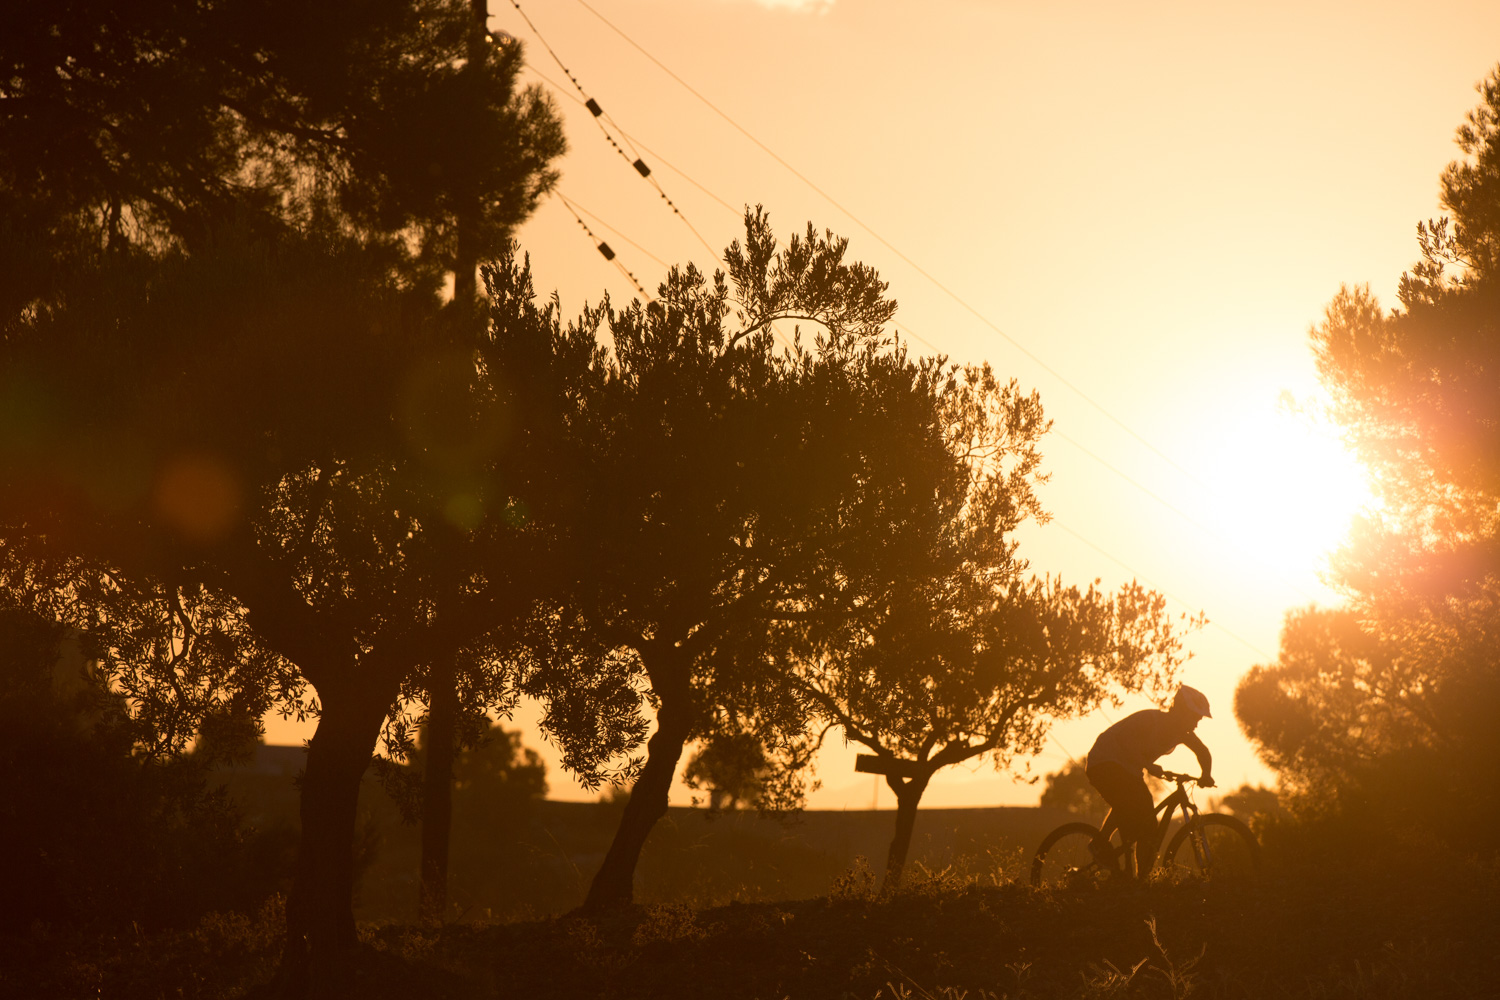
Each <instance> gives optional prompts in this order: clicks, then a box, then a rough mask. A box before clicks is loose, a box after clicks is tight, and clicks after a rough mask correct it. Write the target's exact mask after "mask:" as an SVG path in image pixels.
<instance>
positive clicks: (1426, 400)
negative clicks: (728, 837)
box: [1312, 70, 1500, 595]
mask: <svg viewBox="0 0 1500 1000" xmlns="http://www.w3.org/2000/svg"><path fill="white" fill-rule="evenodd" d="M1479 89H1480V93H1481V95H1482V97H1483V102H1482V103H1481V104H1480V105H1479V106H1478V107H1477V108H1476V109H1474V110H1473V111H1471V112H1470V113H1469V116H1468V122H1467V123H1466V124H1465V125H1464V126H1463V127H1461V128H1460V129H1459V130H1458V144H1459V146H1460V148H1461V149H1462V150H1463V151H1464V153H1465V154H1467V158H1466V159H1464V160H1460V161H1457V162H1455V163H1453V164H1451V165H1449V167H1448V168H1447V169H1446V170H1445V171H1444V172H1443V176H1442V184H1441V193H1442V202H1443V205H1444V207H1445V208H1447V209H1448V211H1450V212H1451V213H1452V216H1451V218H1449V217H1445V218H1443V219H1440V220H1438V221H1436V222H1431V223H1422V224H1419V225H1418V244H1419V246H1420V249H1421V251H1422V260H1421V261H1420V262H1419V263H1418V264H1417V265H1415V267H1414V268H1413V269H1412V271H1411V272H1409V273H1407V274H1405V275H1403V276H1402V278H1401V283H1400V303H1399V305H1398V307H1397V308H1396V309H1394V310H1392V311H1390V312H1389V313H1387V312H1384V311H1382V309H1381V307H1380V305H1379V303H1378V302H1377V301H1376V300H1375V299H1374V297H1373V296H1372V295H1371V294H1370V292H1369V290H1368V288H1353V289H1351V288H1345V289H1342V290H1341V291H1340V292H1339V294H1338V296H1336V297H1335V298H1334V300H1333V302H1332V303H1331V304H1330V305H1329V307H1328V311H1327V315H1326V316H1325V318H1324V321H1323V323H1322V324H1321V325H1319V326H1318V327H1316V328H1315V329H1314V330H1313V331H1312V339H1313V347H1314V353H1315V355H1316V358H1317V362H1318V371H1319V374H1320V376H1321V378H1322V381H1323V384H1324V385H1325V386H1326V387H1327V388H1328V390H1329V392H1330V393H1331V394H1332V396H1333V400H1334V417H1335V418H1336V419H1337V421H1338V422H1339V423H1340V424H1342V425H1343V427H1344V428H1345V433H1346V435H1347V438H1348V440H1349V441H1350V442H1351V444H1352V445H1353V446H1354V448H1355V449H1356V452H1357V454H1358V455H1359V457H1360V459H1361V460H1362V461H1363V462H1364V463H1365V464H1366V466H1367V467H1368V468H1369V469H1370V471H1371V473H1372V475H1373V480H1374V485H1375V488H1376V491H1377V493H1378V495H1379V497H1380V499H1381V501H1382V504H1383V509H1382V512H1381V513H1380V514H1378V515H1371V516H1370V517H1367V518H1365V519H1364V520H1362V521H1361V522H1359V523H1358V524H1357V527H1356V531H1355V534H1354V537H1353V538H1352V539H1351V542H1350V544H1349V546H1348V547H1346V549H1345V551H1344V552H1343V553H1341V555H1340V557H1339V559H1338V560H1337V562H1336V563H1335V570H1336V572H1337V574H1338V576H1339V578H1340V580H1341V581H1342V582H1343V583H1344V584H1346V585H1347V586H1349V587H1351V588H1353V589H1354V590H1355V591H1357V592H1359V593H1361V594H1367V595H1373V594H1376V593H1379V592H1382V591H1387V590H1390V589H1392V588H1396V589H1402V588H1407V587H1416V588H1418V589H1419V590H1421V589H1426V590H1428V591H1430V592H1432V593H1444V592H1447V591H1450V590H1452V589H1454V588H1455V587H1459V586H1461V585H1462V584H1464V583H1465V582H1468V581H1473V580H1480V579H1483V578H1484V577H1485V576H1487V575H1490V574H1493V573H1495V572H1496V571H1497V570H1500V545H1497V534H1500V523H1497V521H1496V514H1495V511H1496V509H1497V507H1500V461H1497V457H1496V456H1497V455H1500V421H1497V419H1496V414H1497V409H1496V408H1497V406H1500V272H1497V263H1500V257H1497V256H1496V252H1497V251H1496V248H1497V247H1500V70H1496V72H1495V73H1493V74H1491V76H1490V77H1489V78H1488V79H1487V80H1486V81H1484V83H1483V84H1482V85H1481V86H1480V88H1479Z"/></svg>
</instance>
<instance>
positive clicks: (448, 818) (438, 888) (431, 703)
mask: <svg viewBox="0 0 1500 1000" xmlns="http://www.w3.org/2000/svg"><path fill="white" fill-rule="evenodd" d="M428 683H429V686H430V688H431V690H430V691H428V694H427V697H428V710H427V732H426V733H425V734H423V740H422V749H423V751H424V753H423V758H424V760H425V763H426V766H425V768H424V771H423V774H422V886H421V889H420V890H419V897H418V903H417V913H418V916H419V918H420V919H421V921H422V922H423V923H424V924H440V923H442V922H443V916H444V914H446V913H447V911H448V845H449V842H450V838H451V836H452V831H453V759H454V746H453V741H454V723H455V717H456V716H457V714H458V692H457V691H456V690H454V687H453V683H454V677H453V662H452V660H447V661H446V662H444V663H440V664H434V665H433V667H432V672H431V680H430V681H429V682H428Z"/></svg>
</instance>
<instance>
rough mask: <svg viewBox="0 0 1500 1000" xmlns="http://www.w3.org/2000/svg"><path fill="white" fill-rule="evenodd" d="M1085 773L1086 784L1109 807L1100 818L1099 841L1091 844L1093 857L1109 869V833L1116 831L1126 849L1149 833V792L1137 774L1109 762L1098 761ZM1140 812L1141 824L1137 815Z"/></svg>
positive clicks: (1150, 809) (1110, 858)
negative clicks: (1093, 789)
mask: <svg viewBox="0 0 1500 1000" xmlns="http://www.w3.org/2000/svg"><path fill="white" fill-rule="evenodd" d="M1086 773H1087V775H1088V779H1089V783H1090V784H1092V785H1093V786H1094V787H1095V788H1097V789H1098V790H1099V794H1100V795H1102V796H1103V797H1104V801H1105V802H1108V803H1109V806H1110V810H1109V814H1108V815H1107V816H1105V817H1104V824H1103V825H1102V826H1101V827H1100V832H1099V840H1096V841H1095V842H1094V845H1093V846H1094V856H1095V857H1096V858H1098V859H1099V860H1100V861H1101V862H1105V863H1108V864H1110V865H1111V866H1112V867H1113V866H1114V862H1113V856H1114V851H1113V848H1111V847H1110V845H1109V836H1110V834H1111V833H1113V832H1114V831H1115V830H1116V829H1118V830H1119V831H1120V839H1121V842H1122V843H1123V844H1124V845H1126V847H1128V846H1129V845H1130V844H1132V843H1136V842H1137V841H1139V840H1140V838H1141V836H1142V835H1143V834H1144V833H1146V832H1148V831H1149V830H1150V828H1151V825H1152V824H1151V819H1152V816H1153V815H1154V814H1153V810H1152V807H1151V792H1150V791H1149V790H1147V788H1146V782H1145V780H1144V779H1143V778H1142V777H1141V775H1140V774H1139V773H1138V772H1135V773H1132V772H1131V771H1130V769H1128V768H1126V767H1125V766H1124V765H1122V764H1117V763H1115V762H1113V761H1100V762H1099V763H1098V764H1097V765H1094V766H1092V767H1090V768H1089V769H1088V771H1087V772H1086ZM1143 810H1144V821H1143V819H1142V815H1141V813H1142V811H1143ZM1127 867H1128V866H1127Z"/></svg>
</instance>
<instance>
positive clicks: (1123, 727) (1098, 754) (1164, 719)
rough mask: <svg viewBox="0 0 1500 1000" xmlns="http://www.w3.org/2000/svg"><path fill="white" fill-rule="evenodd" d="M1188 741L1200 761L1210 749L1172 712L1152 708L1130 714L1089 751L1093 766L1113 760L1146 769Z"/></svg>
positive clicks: (1128, 766) (1099, 739)
mask: <svg viewBox="0 0 1500 1000" xmlns="http://www.w3.org/2000/svg"><path fill="white" fill-rule="evenodd" d="M1184 743H1185V744H1187V747H1188V749H1189V750H1191V751H1193V753H1194V754H1195V755H1196V756H1197V757H1198V759H1199V760H1200V761H1202V760H1203V759H1204V756H1205V755H1206V754H1207V752H1208V748H1207V747H1205V746H1204V745H1203V741H1202V740H1200V739H1199V738H1198V737H1197V736H1195V735H1194V734H1193V731H1192V729H1190V728H1189V727H1187V726H1185V725H1183V723H1182V719H1181V718H1180V717H1179V718H1174V717H1173V716H1172V713H1170V712H1162V711H1159V710H1158V709H1154V708H1148V709H1145V710H1144V711H1140V712H1136V713H1135V714H1134V715H1127V716H1126V717H1125V718H1123V719H1121V720H1120V721H1119V722H1116V723H1115V724H1114V725H1113V726H1110V727H1109V728H1108V729H1106V730H1105V731H1104V732H1102V733H1100V734H1099V738H1098V739H1097V740H1095V741H1094V746H1093V748H1092V749H1090V750H1089V759H1088V763H1089V766H1090V767H1093V766H1094V765H1095V764H1102V763H1104V762H1105V761H1111V762H1113V763H1116V764H1120V765H1123V766H1124V767H1126V768H1128V769H1129V770H1132V771H1140V770H1144V769H1145V767H1146V765H1147V764H1152V763H1155V761H1156V759H1157V758H1158V757H1165V756H1166V755H1167V754H1169V753H1171V752H1172V751H1173V750H1176V749H1177V748H1178V747H1179V746H1181V745H1183V744H1184Z"/></svg>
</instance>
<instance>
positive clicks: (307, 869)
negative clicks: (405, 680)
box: [279, 685, 396, 997]
mask: <svg viewBox="0 0 1500 1000" xmlns="http://www.w3.org/2000/svg"><path fill="white" fill-rule="evenodd" d="M389 694H390V698H385V697H380V696H374V695H372V694H371V693H369V692H368V691H362V690H359V689H358V688H357V687H355V686H354V685H349V686H347V687H331V686H330V687H327V688H325V689H322V690H319V692H318V696H319V698H320V700H321V701H322V715H321V716H320V717H319V719H318V729H317V733H316V734H315V735H314V736H313V738H312V742H311V744H310V745H309V746H308V752H307V770H306V773H305V774H304V775H303V777H302V803H301V814H302V841H301V844H300V846H299V848H298V852H297V868H296V873H295V875H294V877H293V880H292V888H291V894H290V896H289V898H288V899H287V906H286V930H287V936H286V948H285V951H284V952H283V954H282V960H281V972H280V975H279V979H280V985H281V987H282V992H283V995H285V996H290V997H306V996H311V997H323V996H330V997H331V996H343V995H347V994H348V993H349V990H350V988H351V986H352V974H353V968H352V958H353V952H354V947H355V945H356V944H357V937H356V935H355V929H354V832H355V831H354V828H355V822H356V815H357V809H358V805H359V786H360V781H361V779H362V778H363V777H364V773H365V770H366V769H367V768H368V767H369V766H370V757H371V754H372V753H373V751H374V748H375V741H376V739H377V738H378V737H379V735H380V726H381V724H382V722H384V720H385V715H386V711H387V709H388V708H389V706H390V702H391V700H392V699H394V697H395V694H396V692H395V690H391V691H390V692H389Z"/></svg>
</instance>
